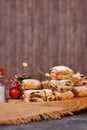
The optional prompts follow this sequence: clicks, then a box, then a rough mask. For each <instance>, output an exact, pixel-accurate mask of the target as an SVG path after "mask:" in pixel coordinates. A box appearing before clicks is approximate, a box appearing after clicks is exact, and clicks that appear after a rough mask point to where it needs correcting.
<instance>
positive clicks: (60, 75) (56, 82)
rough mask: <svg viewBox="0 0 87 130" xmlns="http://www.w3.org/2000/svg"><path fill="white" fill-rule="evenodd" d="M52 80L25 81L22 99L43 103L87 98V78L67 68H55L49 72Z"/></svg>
mask: <svg viewBox="0 0 87 130" xmlns="http://www.w3.org/2000/svg"><path fill="white" fill-rule="evenodd" d="M49 74H50V78H51V79H50V80H45V81H42V82H41V81H39V80H37V79H25V80H23V81H22V86H21V90H22V92H23V93H22V99H23V100H24V101H25V102H30V101H31V102H32V101H33V102H42V101H57V100H65V99H73V98H74V97H82V96H83V97H84V96H87V86H86V85H87V78H86V76H84V75H83V74H80V73H76V74H75V73H74V71H73V70H72V69H70V68H69V67H66V66H55V67H52V68H51V69H50V71H49Z"/></svg>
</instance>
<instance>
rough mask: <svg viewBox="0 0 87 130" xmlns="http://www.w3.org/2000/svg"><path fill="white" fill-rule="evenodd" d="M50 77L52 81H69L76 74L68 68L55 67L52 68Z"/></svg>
mask: <svg viewBox="0 0 87 130" xmlns="http://www.w3.org/2000/svg"><path fill="white" fill-rule="evenodd" d="M49 74H50V77H51V78H52V79H68V78H71V77H72V75H73V74H74V71H73V70H72V69H70V68H69V67H67V66H54V67H52V68H50V71H49Z"/></svg>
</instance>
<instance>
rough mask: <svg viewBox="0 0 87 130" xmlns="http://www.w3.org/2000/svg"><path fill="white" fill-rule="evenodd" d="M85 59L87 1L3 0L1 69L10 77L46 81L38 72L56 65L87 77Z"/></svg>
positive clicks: (0, 11)
mask: <svg viewBox="0 0 87 130" xmlns="http://www.w3.org/2000/svg"><path fill="white" fill-rule="evenodd" d="M86 56H87V0H0V67H2V68H5V70H6V71H7V73H8V75H9V76H10V77H14V75H15V74H17V73H25V72H26V73H31V74H32V75H33V76H34V77H35V78H37V79H40V80H43V79H45V77H44V75H43V74H42V73H40V72H39V69H40V70H41V71H42V72H47V71H49V68H50V67H52V66H55V65H67V66H69V67H71V68H72V69H74V70H75V71H76V70H79V71H81V72H82V73H84V74H87V58H86ZM24 61H25V62H28V63H29V64H30V66H29V67H27V68H24V67H23V66H22V65H21V64H22V62H24ZM36 66H38V68H39V69H38V68H37V67H36Z"/></svg>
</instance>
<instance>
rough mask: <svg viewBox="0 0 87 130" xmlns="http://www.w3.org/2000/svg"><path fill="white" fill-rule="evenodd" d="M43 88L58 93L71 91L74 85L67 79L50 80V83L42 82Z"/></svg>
mask: <svg viewBox="0 0 87 130" xmlns="http://www.w3.org/2000/svg"><path fill="white" fill-rule="evenodd" d="M42 85H43V88H45V89H51V90H56V91H58V92H66V91H68V90H73V88H74V83H73V82H72V81H71V80H69V79H67V80H51V81H48V80H46V81H42Z"/></svg>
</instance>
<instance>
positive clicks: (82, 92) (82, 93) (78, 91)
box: [73, 86, 87, 97]
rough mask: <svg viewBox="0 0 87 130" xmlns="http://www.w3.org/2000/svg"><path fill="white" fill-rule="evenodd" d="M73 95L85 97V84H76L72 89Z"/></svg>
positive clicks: (86, 91) (86, 94)
mask: <svg viewBox="0 0 87 130" xmlns="http://www.w3.org/2000/svg"><path fill="white" fill-rule="evenodd" d="M73 93H74V96H75V97H86V96H87V86H77V87H75V88H74V89H73Z"/></svg>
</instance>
